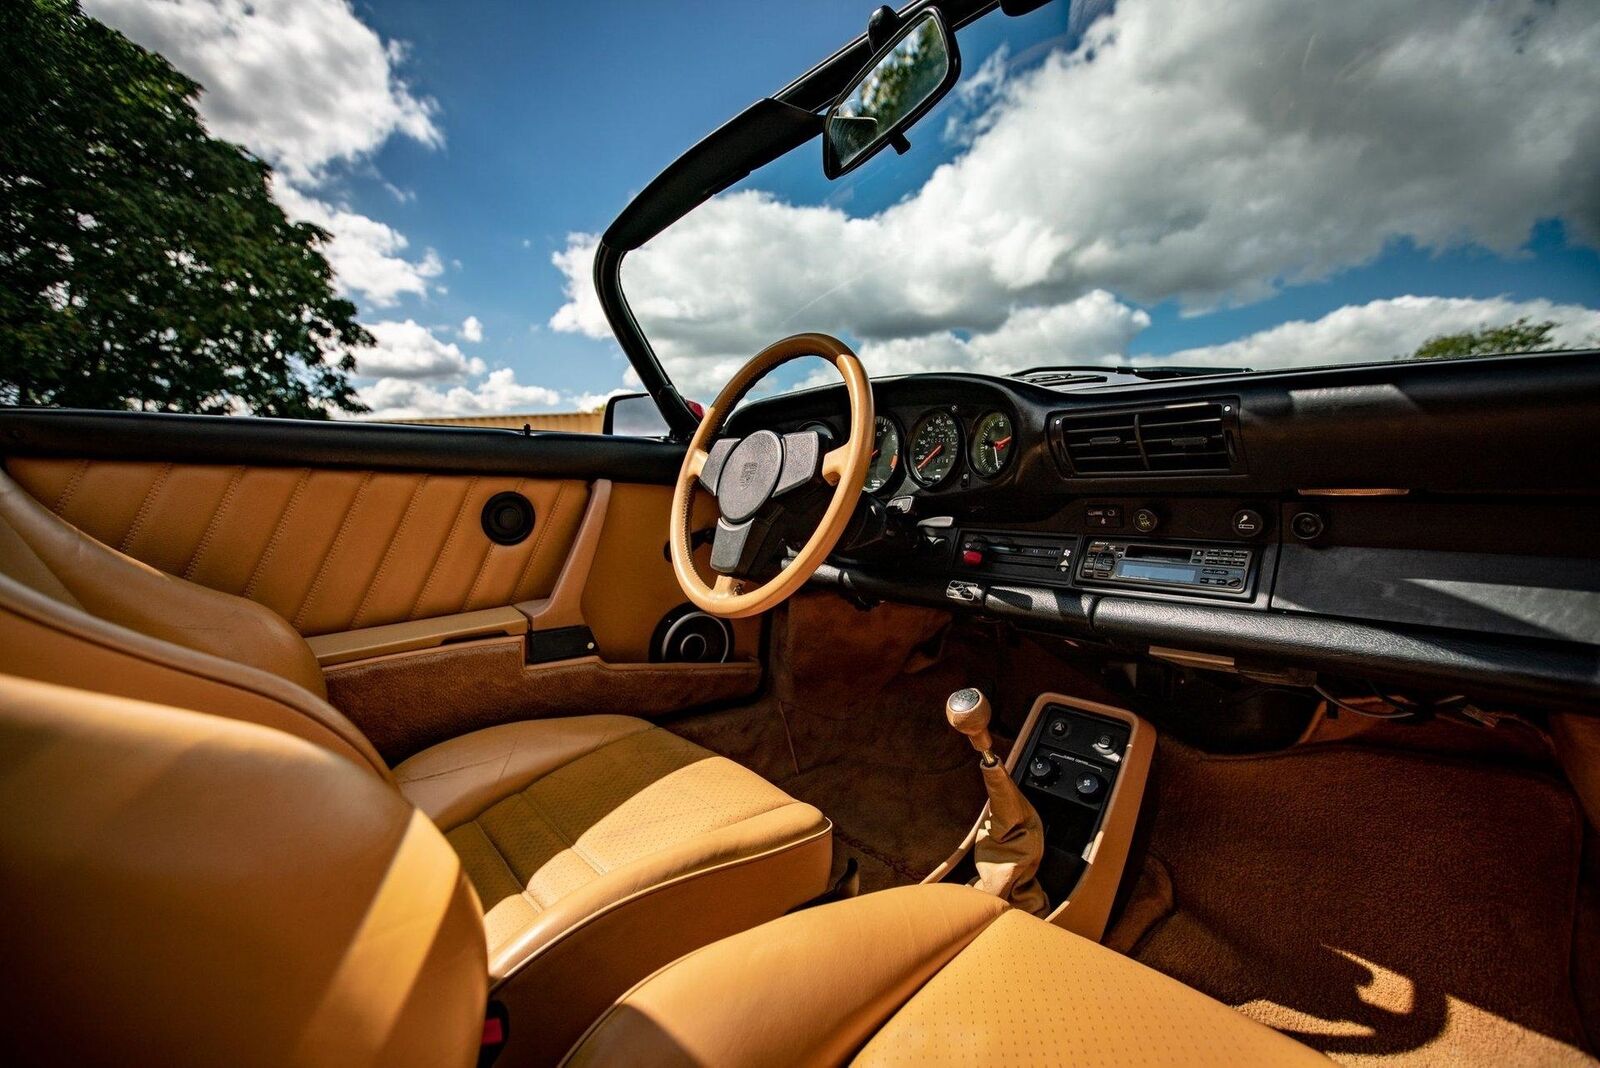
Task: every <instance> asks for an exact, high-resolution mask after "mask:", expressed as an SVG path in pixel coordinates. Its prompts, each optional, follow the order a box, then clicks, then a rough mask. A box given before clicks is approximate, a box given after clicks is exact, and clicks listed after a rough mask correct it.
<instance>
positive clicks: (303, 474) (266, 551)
mask: <svg viewBox="0 0 1600 1068" xmlns="http://www.w3.org/2000/svg"><path fill="white" fill-rule="evenodd" d="M310 480H311V468H309V467H302V468H301V469H300V479H299V481H297V482H296V483H295V484H294V492H293V493H291V494H289V500H288V501H287V502H285V503H284V506H283V511H281V512H279V513H278V521H277V522H276V523H275V524H273V527H272V537H271V538H269V539H267V544H266V547H265V548H263V549H262V550H261V555H260V556H258V557H256V566H255V567H253V568H251V570H250V580H249V581H248V582H246V583H245V587H244V595H245V596H246V597H248V598H250V599H251V600H255V599H256V583H258V582H260V581H261V572H262V570H263V569H264V568H265V567H266V566H267V562H268V561H269V560H271V559H272V554H273V552H274V551H275V550H276V549H277V548H278V541H279V540H280V539H281V538H282V537H283V527H284V524H285V523H287V522H288V520H289V516H290V515H292V514H293V513H294V508H295V505H297V504H299V503H300V495H301V494H302V493H304V492H305V489H306V483H307V482H309V481H310Z"/></svg>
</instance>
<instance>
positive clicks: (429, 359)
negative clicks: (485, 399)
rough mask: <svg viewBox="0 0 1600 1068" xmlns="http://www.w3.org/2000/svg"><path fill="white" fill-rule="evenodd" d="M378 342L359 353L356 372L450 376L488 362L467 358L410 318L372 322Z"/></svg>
mask: <svg viewBox="0 0 1600 1068" xmlns="http://www.w3.org/2000/svg"><path fill="white" fill-rule="evenodd" d="M367 329H368V330H370V331H371V332H372V336H373V338H374V339H375V340H376V342H377V344H375V345H374V346H373V347H372V348H370V349H362V350H360V351H359V352H358V353H357V355H356V373H357V374H358V375H362V376H364V377H370V378H390V379H450V380H460V379H463V378H465V377H466V376H467V375H479V374H482V373H483V372H484V370H485V369H486V368H485V364H484V362H483V361H482V360H480V359H477V358H475V357H474V358H470V359H469V358H468V357H467V356H466V355H464V354H463V353H462V351H461V350H460V349H459V348H457V347H456V345H455V344H454V343H452V342H446V341H440V340H439V339H438V338H437V337H435V336H434V335H433V332H432V331H430V330H429V329H428V328H427V327H425V326H423V325H422V324H421V323H418V322H415V321H413V320H411V319H406V320H403V321H400V322H395V321H387V322H381V323H369V324H367Z"/></svg>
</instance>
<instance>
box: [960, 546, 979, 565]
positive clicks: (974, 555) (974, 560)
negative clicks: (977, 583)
mask: <svg viewBox="0 0 1600 1068" xmlns="http://www.w3.org/2000/svg"><path fill="white" fill-rule="evenodd" d="M961 562H962V563H963V564H965V565H967V566H968V567H977V566H978V565H979V564H981V563H983V553H982V552H981V551H979V550H977V549H962V550H961Z"/></svg>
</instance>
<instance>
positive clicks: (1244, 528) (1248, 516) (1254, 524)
mask: <svg viewBox="0 0 1600 1068" xmlns="http://www.w3.org/2000/svg"><path fill="white" fill-rule="evenodd" d="M1266 525H1267V521H1266V520H1265V519H1262V518H1261V513H1260V512H1258V511H1256V510H1255V509H1253V508H1241V509H1239V510H1238V511H1237V512H1235V513H1233V532H1234V533H1235V534H1237V535H1239V537H1241V538H1253V537H1255V536H1256V535H1257V534H1260V533H1261V531H1262V530H1264V529H1265V528H1266Z"/></svg>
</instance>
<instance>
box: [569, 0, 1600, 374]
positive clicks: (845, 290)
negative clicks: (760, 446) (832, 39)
mask: <svg viewBox="0 0 1600 1068" xmlns="http://www.w3.org/2000/svg"><path fill="white" fill-rule="evenodd" d="M958 44H959V47H960V49H961V53H962V55H961V62H962V69H963V75H962V79H961V81H960V82H959V83H958V84H957V86H956V89H955V90H954V91H953V92H952V93H951V94H950V95H949V96H948V97H947V98H945V100H944V101H943V102H942V103H941V104H940V105H939V106H938V107H937V108H935V109H934V110H933V111H932V112H930V113H929V114H928V115H927V116H925V117H924V118H923V119H922V121H921V122H920V123H918V124H917V125H916V126H915V127H913V128H912V129H911V131H910V133H909V137H910V140H911V144H912V148H911V151H910V152H909V153H907V154H905V155H897V154H896V153H895V152H894V151H892V150H890V151H885V152H882V153H880V154H879V155H878V156H876V157H875V158H873V159H872V160H870V161H869V162H867V163H866V164H865V165H864V166H863V167H861V168H860V169H859V170H857V171H855V172H853V173H852V174H850V175H848V176H846V177H845V178H843V179H841V180H839V181H836V182H828V181H826V180H824V178H823V177H822V173H821V163H820V158H819V157H820V152H819V151H818V147H817V143H816V142H815V141H813V142H811V143H809V144H807V145H805V146H803V147H802V148H801V149H799V150H797V151H795V152H793V153H791V154H790V155H789V156H787V157H785V158H784V159H781V160H779V161H777V162H776V163H774V164H772V165H771V166H769V167H767V168H765V169H763V170H761V171H758V172H756V173H755V174H753V175H751V176H750V177H749V178H748V179H747V180H746V181H744V182H743V183H741V184H740V185H738V186H737V187H735V188H734V189H732V190H729V191H728V192H726V193H723V194H722V195H720V196H718V197H716V198H715V199H714V200H712V201H710V202H708V203H707V204H705V205H703V206H702V207H701V208H699V209H698V210H696V211H695V212H694V213H692V214H691V215H690V216H688V217H687V218H685V219H683V220H681V221H680V222H679V223H677V224H676V225H675V226H673V227H672V228H671V229H669V230H668V231H667V232H666V233H664V234H663V235H661V236H660V237H658V238H657V239H656V240H655V241H654V242H652V243H651V244H650V245H648V246H646V247H645V248H643V249H641V250H639V251H637V252H635V253H633V254H632V255H631V256H630V257H629V258H628V260H627V261H626V262H625V263H624V267H623V283H624V288H625V290H626V292H627V294H628V298H629V300H630V302H631V304H632V306H633V309H634V312H635V314H636V315H637V317H638V319H639V321H640V323H641V325H642V326H643V328H644V331H645V333H646V335H647V336H648V337H649V338H650V339H651V342H652V344H653V345H654V346H655V348H656V351H657V353H658V355H659V356H660V357H661V358H662V361H663V363H664V364H665V366H666V367H667V369H668V372H669V373H670V374H671V375H672V376H673V378H674V380H675V381H676V382H677V383H678V385H679V387H680V388H681V389H682V390H683V391H684V392H685V394H686V395H689V396H695V397H706V396H709V395H711V394H713V393H714V392H715V391H716V390H717V389H718V388H719V387H720V386H721V385H722V384H723V383H724V382H726V381H727V379H728V377H729V376H730V375H731V373H732V372H733V370H734V369H735V368H736V367H738V366H739V365H740V364H741V363H742V362H743V361H744V360H746V359H747V358H748V357H749V356H750V355H751V354H753V353H754V352H756V351H758V350H759V349H760V348H762V347H763V346H764V345H766V344H768V343H770V342H771V341H773V340H775V339H777V338H779V337H782V336H784V335H787V334H791V333H795V332H798V331H803V330H822V331H827V332H830V333H834V334H837V335H839V336H841V337H843V338H844V339H846V340H847V341H849V342H851V343H852V344H854V345H855V346H857V348H858V351H859V352H860V353H861V356H862V358H863V360H864V362H865V363H866V366H867V368H868V369H869V371H870V372H871V373H872V374H874V375H887V374H899V373H907V372H916V371H931V370H969V371H981V372H986V373H1011V372H1015V371H1018V370H1020V369H1024V368H1029V367H1039V366H1047V365H1063V364H1083V363H1096V364H1098V363H1117V364H1133V365H1139V366H1160V365H1163V364H1167V365H1208V366H1210V365H1215V366H1223V367H1239V368H1253V369H1257V370H1262V369H1270V368H1282V367H1292V366H1317V365H1329V364H1341V363H1359V362H1371V361H1378V360H1391V359H1405V358H1417V357H1427V356H1461V355H1473V354H1478V353H1483V352H1488V351H1515V350H1521V351H1529V350H1537V349H1550V348H1557V347H1566V348H1570V347H1586V346H1591V345H1595V344H1600V257H1597V254H1596V246H1597V245H1600V180H1597V178H1596V176H1597V175H1600V64H1597V63H1595V62H1594V57H1595V56H1596V55H1600V5H1595V4H1552V3H1544V2H1538V0H1521V2H1519V0H1512V2H1488V0H1468V2H1463V0H1415V2H1411V3H1405V4H1392V3H1353V4H1348V3H1347V4H1341V3H1328V2H1326V0H1236V2H1233V3H1228V4H1196V3H1193V2H1192V0H1118V2H1116V3H1114V4H1113V3H1109V2H1090V3H1081V4H1072V5H1071V6H1070V7H1069V6H1068V5H1067V4H1066V3H1065V2H1064V0H1058V2H1056V3H1052V4H1050V5H1048V6H1046V7H1045V8H1043V9H1041V10H1039V11H1037V12H1035V13H1033V14H1031V15H1028V16H1025V17H1023V18H1007V17H1004V16H1002V15H999V14H994V15H990V16H988V17H985V18H983V19H981V20H979V21H978V22H976V23H974V24H973V25H972V26H970V27H968V28H966V29H965V30H963V31H962V32H961V33H960V34H959V37H958ZM585 242H592V238H587V237H582V236H580V237H577V238H574V240H573V243H572V244H571V245H570V246H569V248H568V249H567V252H566V254H565V257H564V259H565V265H566V269H568V271H569V274H570V275H571V276H572V280H573V282H574V283H576V282H577V281H579V279H580V277H583V276H586V273H587V271H588V264H589V262H590V261H589V257H588V255H586V253H587V252H588V251H589V247H592V245H591V246H588V247H586V245H585ZM585 280H586V279H585ZM583 288H586V286H578V285H574V286H573V287H572V290H573V291H574V292H579V293H581V292H582V290H583ZM554 325H556V327H557V328H558V329H567V330H572V331H579V332H585V333H592V334H594V335H595V336H606V334H608V329H607V327H606V326H605V323H604V319H603V317H602V316H600V315H599V310H598V307H597V306H592V305H591V302H590V301H589V300H587V299H585V300H583V302H582V303H581V304H580V303H578V302H574V303H573V304H570V305H569V306H568V307H567V308H565V309H563V312H562V314H561V315H558V317H557V319H556V321H555V324H554ZM811 373H812V371H810V370H804V371H797V372H794V373H793V376H792V377H791V378H790V379H789V380H788V381H787V382H786V383H785V382H780V383H779V384H778V385H779V386H780V387H781V386H782V385H785V384H788V385H793V384H795V383H796V382H797V381H803V380H805V379H806V376H808V375H810V374H811Z"/></svg>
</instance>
